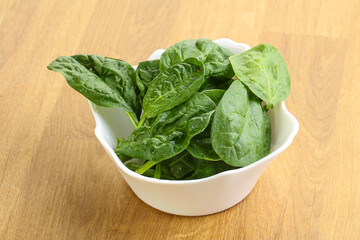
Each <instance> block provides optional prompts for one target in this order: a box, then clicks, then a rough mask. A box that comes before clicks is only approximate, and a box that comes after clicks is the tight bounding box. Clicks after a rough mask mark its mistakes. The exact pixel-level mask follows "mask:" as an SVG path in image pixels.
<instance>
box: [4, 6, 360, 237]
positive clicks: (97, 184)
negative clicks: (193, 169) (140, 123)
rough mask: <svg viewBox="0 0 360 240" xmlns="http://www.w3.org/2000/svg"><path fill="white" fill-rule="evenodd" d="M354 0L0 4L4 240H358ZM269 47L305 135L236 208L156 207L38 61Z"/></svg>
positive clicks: (359, 50)
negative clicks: (180, 212) (186, 43)
mask: <svg viewBox="0 0 360 240" xmlns="http://www.w3.org/2000/svg"><path fill="white" fill-rule="evenodd" d="M359 13H360V2H359V1H356V0H352V1H351V0H350V1H346V0H328V1H310V0H308V1H281V0H279V1H238V0H233V1H200V0H191V1H190V0H189V1H160V0H159V1H116V0H113V1H100V0H97V1H96V0H94V1H92V0H83V1H70V0H66V1H64V0H61V1H50V0H49V1H46V0H39V1H37V0H23V1H8V0H1V2H0V76H1V81H0V136H1V137H0V239H295V238H298V239H359V238H360V159H359V155H360V147H359V146H360V127H359V126H360V107H359V103H360V97H359V96H360V64H359V63H360V17H359V16H360V14H359ZM202 37H206V38H210V39H217V38H221V37H228V38H231V39H233V40H235V41H238V42H245V43H248V44H249V45H251V46H254V45H256V44H258V43H262V42H266V43H270V44H272V45H274V46H276V47H277V48H278V49H279V50H280V52H281V53H282V54H283V56H284V58H285V60H286V62H287V64H288V67H289V71H290V74H291V76H292V86H291V94H290V96H289V98H288V99H287V100H286V104H287V107H288V109H289V110H290V111H291V112H292V113H293V114H294V115H295V116H296V117H297V118H298V120H299V122H300V131H299V134H298V135H297V137H296V138H295V141H294V142H293V144H292V145H291V146H290V148H288V149H287V150H286V151H285V152H284V153H283V154H282V155H281V156H280V157H278V158H277V159H276V160H275V161H274V162H273V163H272V164H271V165H270V167H269V168H268V169H267V170H266V172H265V173H264V174H263V175H262V177H261V178H260V180H259V181H258V183H257V185H256V187H255V189H254V190H253V191H252V192H251V193H250V195H249V196H248V197H247V198H246V199H244V200H243V201H242V202H240V203H239V204H237V205H236V206H234V207H232V208H231V209H229V210H227V211H224V212H221V213H218V214H213V215H210V216H203V217H181V216H174V215H169V214H166V213H163V212H160V211H158V210H155V209H153V208H151V207H149V206H148V205H146V204H145V203H143V202H142V201H141V200H139V199H138V198H137V197H136V196H135V194H134V193H133V192H132V191H131V190H130V188H129V187H128V186H127V184H126V183H125V181H124V179H123V178H122V177H121V175H120V174H119V172H118V170H117V169H116V167H115V166H114V164H113V163H112V162H111V160H110V159H109V157H108V156H107V155H106V153H105V151H104V150H103V149H102V147H101V145H100V144H99V143H98V141H97V139H96V138H95V136H94V126H95V123H94V120H93V117H92V115H91V112H90V109H89V106H88V103H87V100H86V99H85V98H83V97H82V96H81V95H80V94H78V93H77V92H75V91H74V90H72V89H71V88H70V87H69V86H68V85H67V84H66V82H65V80H64V79H63V77H62V76H60V75H59V74H56V73H54V72H50V71H48V70H47V69H46V66H47V65H48V64H49V63H50V62H51V61H52V60H54V59H55V58H56V57H58V56H61V55H73V54H77V53H85V54H98V55H104V56H110V57H115V58H121V59H124V60H126V61H128V62H130V63H131V64H134V65H135V64H137V63H138V62H139V61H142V60H145V59H147V57H148V56H149V55H150V53H152V51H153V50H155V49H158V48H167V47H168V46H170V45H171V44H173V43H175V42H177V41H180V40H183V39H188V38H202Z"/></svg>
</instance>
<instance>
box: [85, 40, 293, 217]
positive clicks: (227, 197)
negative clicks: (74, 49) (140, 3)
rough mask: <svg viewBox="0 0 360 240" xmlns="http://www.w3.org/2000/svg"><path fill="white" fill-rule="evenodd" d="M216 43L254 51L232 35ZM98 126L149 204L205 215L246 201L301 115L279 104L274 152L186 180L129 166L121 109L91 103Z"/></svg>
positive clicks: (155, 56)
mask: <svg viewBox="0 0 360 240" xmlns="http://www.w3.org/2000/svg"><path fill="white" fill-rule="evenodd" d="M215 42H216V43H217V44H219V45H221V46H223V47H225V48H228V49H230V50H231V51H232V52H234V53H241V52H243V51H246V50H248V49H250V47H249V46H248V45H246V44H242V43H236V42H234V41H232V40H230V39H225V38H222V39H218V40H216V41H215ZM164 51H165V50H164V49H158V50H156V51H155V52H154V53H153V54H152V55H151V56H150V58H149V59H158V58H160V56H161V54H162V53H163V52H164ZM90 107H91V110H92V112H93V115H94V118H95V121H96V128H95V135H96V137H97V138H98V140H99V141H100V143H101V145H102V146H103V147H104V149H105V151H106V152H107V153H108V155H109V156H110V158H111V159H112V160H113V162H114V163H115V165H116V166H117V168H118V169H119V171H120V173H121V175H122V176H123V177H124V179H125V181H126V182H127V183H128V185H129V186H130V188H131V189H132V190H133V192H134V193H135V194H136V195H137V196H138V197H139V198H140V199H141V200H143V201H144V202H145V203H147V204H148V205H150V206H152V207H154V208H156V209H158V210H161V211H164V212H167V213H171V214H177V215H185V216H200V215H207V214H212V213H216V212H220V211H223V210H225V209H227V208H230V207H232V206H234V205H235V204H237V203H239V202H240V201H241V200H243V199H244V198H245V197H246V196H247V195H248V194H249V193H250V192H251V190H252V189H253V188H254V186H255V184H256V182H257V181H258V179H259V177H260V176H261V174H262V173H263V172H264V170H265V169H266V168H267V167H268V166H269V164H270V163H271V162H272V161H273V160H274V159H275V158H276V157H277V156H278V155H279V154H280V153H281V152H283V151H284V150H285V149H286V148H287V147H288V146H289V145H290V144H291V142H292V140H293V138H294V137H295V135H296V134H297V132H298V130H299V123H298V121H297V120H296V118H295V117H294V116H293V115H291V114H290V112H289V111H288V110H287V109H286V107H285V103H284V102H282V103H279V104H278V105H276V106H275V107H274V109H272V110H270V111H268V115H269V118H270V121H271V128H272V133H271V150H270V154H269V155H268V156H266V157H264V158H262V159H260V160H259V161H257V162H255V163H253V164H251V165H249V166H246V167H243V168H239V169H235V170H231V171H226V172H222V173H219V174H217V175H214V176H211V177H208V178H204V179H198V180H187V181H175V180H160V179H153V178H149V177H145V176H142V175H139V174H137V173H135V172H133V171H131V170H129V169H128V168H127V167H126V166H125V165H124V164H123V163H122V162H121V160H120V159H119V158H118V156H117V155H116V154H115V152H114V150H113V149H114V147H115V146H116V137H127V136H128V135H129V134H130V133H131V132H132V131H133V130H134V128H133V126H132V124H131V123H130V121H129V120H128V118H127V116H126V114H125V113H124V112H123V111H122V110H120V109H114V108H104V107H99V106H97V105H95V104H93V103H91V102H90Z"/></svg>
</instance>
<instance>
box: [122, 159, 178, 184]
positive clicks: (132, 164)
mask: <svg viewBox="0 0 360 240" xmlns="http://www.w3.org/2000/svg"><path fill="white" fill-rule="evenodd" d="M125 166H126V167H127V168H128V169H130V170H131V171H134V172H135V171H136V169H138V168H139V167H140V165H138V164H137V163H135V162H129V163H127V164H126V165H125ZM142 175H144V176H146V177H151V178H154V177H155V170H154V169H151V168H150V169H148V170H146V171H145V172H144V173H143V174H142ZM161 179H167V180H176V179H175V178H174V177H172V176H170V175H167V174H164V173H162V174H161Z"/></svg>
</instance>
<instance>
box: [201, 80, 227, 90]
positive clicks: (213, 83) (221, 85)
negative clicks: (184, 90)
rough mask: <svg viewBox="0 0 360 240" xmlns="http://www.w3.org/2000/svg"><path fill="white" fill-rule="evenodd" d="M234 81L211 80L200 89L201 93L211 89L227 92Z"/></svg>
mask: <svg viewBox="0 0 360 240" xmlns="http://www.w3.org/2000/svg"><path fill="white" fill-rule="evenodd" d="M233 81H234V80H233V79H232V78H230V79H219V78H209V79H206V80H205V81H204V83H203V85H202V86H201V87H200V89H199V92H202V91H205V90H210V89H223V90H227V89H228V88H229V86H230V85H231V83H232V82H233Z"/></svg>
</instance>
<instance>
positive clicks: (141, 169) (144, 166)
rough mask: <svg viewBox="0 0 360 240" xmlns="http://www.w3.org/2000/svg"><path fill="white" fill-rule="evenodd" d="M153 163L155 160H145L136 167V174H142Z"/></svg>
mask: <svg viewBox="0 0 360 240" xmlns="http://www.w3.org/2000/svg"><path fill="white" fill-rule="evenodd" d="M155 164H156V162H152V161H147V162H146V163H145V164H144V165H142V166H141V167H139V168H138V169H136V171H135V172H137V173H138V174H143V173H144V172H146V170H148V169H150V168H151V167H152V166H154V165H155Z"/></svg>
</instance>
